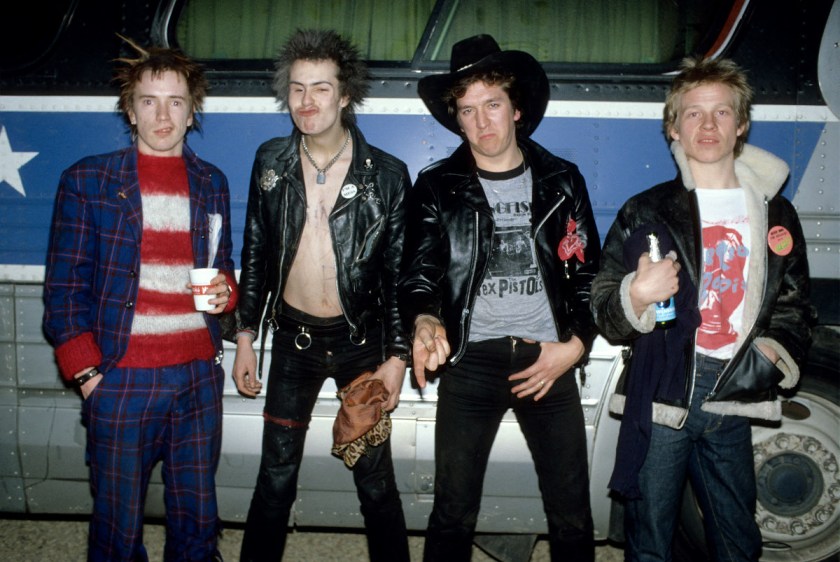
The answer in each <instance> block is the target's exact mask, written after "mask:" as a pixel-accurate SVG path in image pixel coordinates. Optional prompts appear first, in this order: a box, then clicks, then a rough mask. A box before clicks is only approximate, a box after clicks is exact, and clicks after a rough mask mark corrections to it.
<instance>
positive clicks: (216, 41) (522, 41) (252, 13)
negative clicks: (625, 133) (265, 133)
mask: <svg viewBox="0 0 840 562" xmlns="http://www.w3.org/2000/svg"><path fill="white" fill-rule="evenodd" d="M172 2H173V3H175V4H176V5H177V6H178V8H179V9H178V11H177V13H178V17H177V18H176V21H173V22H171V23H174V26H173V27H170V30H172V29H174V39H175V40H176V42H177V44H178V45H180V46H181V47H182V48H183V49H184V50H185V51H186V52H187V53H189V54H190V55H192V56H194V57H196V58H199V59H202V60H212V61H215V62H224V61H232V62H233V61H239V64H237V65H236V67H237V68H238V69H247V68H245V67H247V66H249V64H248V63H247V62H246V61H268V60H271V59H273V58H274V56H275V54H276V50H277V48H278V46H279V45H280V44H281V43H282V42H283V41H284V40H285V39H286V38H287V37H288V36H289V35H290V34H291V33H292V32H293V31H294V30H295V29H297V28H332V29H335V30H336V31H338V32H340V33H342V34H344V35H346V36H347V37H349V38H351V39H352V40H353V42H354V43H356V44H357V45H358V46H359V48H360V50H361V51H362V56H363V57H364V58H365V59H367V60H368V61H371V62H374V63H383V64H382V65H381V66H408V65H409V64H412V65H413V66H414V67H415V68H423V69H436V68H445V67H446V64H445V63H447V62H448V58H449V55H450V52H451V50H452V45H453V44H454V43H455V42H457V41H459V40H461V39H464V38H466V37H469V36H471V35H475V34H478V33H489V34H491V35H493V36H494V37H495V38H496V39H497V40H498V41H499V43H500V44H501V45H502V46H503V48H505V49H521V50H524V51H527V52H529V53H532V54H533V55H534V56H535V57H536V58H537V59H538V60H539V61H540V62H542V63H544V64H546V65H548V68H549V69H551V65H557V66H558V67H559V66H562V65H573V66H574V67H575V68H576V69H577V70H579V71H585V72H595V73H597V72H598V71H599V69H600V70H601V71H604V69H605V68H606V67H608V66H612V67H615V66H617V65H620V66H622V68H623V69H625V70H629V71H634V70H635V71H637V72H640V73H644V72H645V70H644V68H645V67H647V68H649V69H651V68H652V71H653V72H655V73H660V72H663V71H664V70H671V69H673V68H674V67H675V66H676V63H677V62H678V61H679V60H680V59H682V58H683V57H684V56H686V55H691V54H705V55H716V54H719V52H720V50H721V49H722V48H723V47H725V46H726V45H725V41H726V40H728V39H729V38H730V37H731V36H732V31H733V30H734V29H735V28H736V27H737V25H738V24H739V23H740V21H741V19H742V15H743V14H744V12H745V9H746V6H747V5H748V4H749V0H532V1H522V2H512V1H511V0H437V1H435V0H404V1H401V2H395V1H394V0H355V1H353V0H344V1H340V0H334V1H325V2H301V1H295V2H290V1H278V0H172ZM432 18H433V21H430V20H431V19H432ZM425 30H428V31H425ZM424 31H425V34H424ZM173 42H175V41H173ZM415 52H417V53H419V54H418V55H417V56H415ZM374 66H376V65H374ZM634 66H635V69H634V68H633V67H634ZM264 67H265V65H263V68H264ZM663 67H664V68H663ZM252 70H257V69H256V68H253V69H252Z"/></svg>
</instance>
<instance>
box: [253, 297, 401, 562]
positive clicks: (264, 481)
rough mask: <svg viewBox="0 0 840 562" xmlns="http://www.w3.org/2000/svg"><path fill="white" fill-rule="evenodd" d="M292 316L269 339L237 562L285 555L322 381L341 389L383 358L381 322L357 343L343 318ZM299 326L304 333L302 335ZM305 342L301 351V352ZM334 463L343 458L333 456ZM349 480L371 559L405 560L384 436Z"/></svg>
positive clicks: (398, 507) (388, 446)
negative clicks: (253, 479) (257, 445)
mask: <svg viewBox="0 0 840 562" xmlns="http://www.w3.org/2000/svg"><path fill="white" fill-rule="evenodd" d="M291 314H293V315H294V316H293V317H290V316H284V317H282V318H281V319H280V321H279V329H278V330H277V331H276V332H274V337H273V340H272V350H271V368H270V369H269V375H268V389H267V393H266V404H265V412H264V417H265V419H266V421H265V423H264V425H263V448H262V460H261V463H260V471H259V475H258V477H257V486H256V490H255V491H254V496H253V498H252V500H251V507H250V509H249V511H248V519H247V521H246V523H245V535H244V537H243V540H242V552H241V558H240V559H241V560H242V561H243V562H245V561H252V560H266V561H268V560H270V561H272V562H278V561H279V560H280V559H281V558H282V557H283V551H284V549H285V544H286V534H287V525H288V521H289V512H290V510H291V507H292V504H293V503H294V501H295V495H296V491H297V480H298V473H299V470H300V463H301V459H302V457H303V445H304V441H305V439H306V430H307V429H308V427H309V420H310V419H311V415H312V410H313V408H314V407H315V401H316V400H317V398H318V393H319V392H320V390H321V386H322V385H323V384H324V381H325V380H326V379H327V377H333V378H334V379H335V381H336V384H337V386H338V388H342V387H343V386H345V385H347V384H349V383H350V382H351V381H352V380H353V379H355V378H356V377H357V376H359V375H360V374H362V372H364V371H366V370H375V369H376V368H377V366H378V365H379V364H380V363H381V361H382V333H381V326H379V325H375V326H373V327H369V328H368V330H367V333H366V338H365V339H364V343H361V342H360V341H358V340H356V339H354V340H352V341H351V337H350V327H349V325H348V324H347V323H346V322H344V321H343V320H341V319H339V321H337V322H333V323H331V324H326V325H324V324H323V323H319V322H318V319H316V318H313V317H311V316H308V315H306V314H304V313H303V312H300V311H293V312H291ZM301 327H303V328H305V329H306V331H307V333H308V334H309V335H308V336H301V335H300V334H301ZM296 338H297V340H296ZM296 341H297V344H298V345H295V343H296ZM307 344H309V347H307V348H306V349H299V347H306V345H307ZM336 463H338V464H341V461H340V460H339V459H336ZM353 480H354V482H355V484H356V491H357V494H358V497H359V501H360V503H361V512H362V515H363V517H364V521H365V527H366V529H367V539H368V550H369V554H370V559H371V560H372V561H375V562H378V561H382V562H399V561H406V562H407V561H408V560H409V553H408V535H407V533H406V528H405V516H404V514H403V511H402V503H401V502H400V497H399V492H398V491H397V484H396V478H395V477H394V465H393V461H392V459H391V441H390V440H388V441H386V442H385V443H384V444H382V445H380V446H378V447H373V448H370V449H369V451H368V454H366V455H362V457H361V458H360V459H359V460H358V462H357V463H356V465H355V466H354V467H353Z"/></svg>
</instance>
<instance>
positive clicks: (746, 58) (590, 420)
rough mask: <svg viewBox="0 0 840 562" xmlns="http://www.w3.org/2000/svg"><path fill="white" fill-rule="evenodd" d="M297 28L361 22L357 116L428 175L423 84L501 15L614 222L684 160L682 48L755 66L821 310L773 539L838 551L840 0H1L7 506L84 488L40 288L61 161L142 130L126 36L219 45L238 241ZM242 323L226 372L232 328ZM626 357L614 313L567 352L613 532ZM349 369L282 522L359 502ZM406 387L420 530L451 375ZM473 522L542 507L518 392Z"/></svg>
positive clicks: (409, 509)
mask: <svg viewBox="0 0 840 562" xmlns="http://www.w3.org/2000/svg"><path fill="white" fill-rule="evenodd" d="M298 28H333V29H336V30H337V31H339V32H341V33H343V34H345V35H347V36H349V37H350V38H352V40H353V41H354V42H355V43H356V44H357V45H359V47H360V49H361V51H362V53H363V56H364V57H365V59H366V60H367V61H368V63H369V67H370V70H371V73H372V76H373V80H372V88H371V96H370V98H369V99H368V100H367V102H366V104H365V105H364V107H363V108H362V110H361V112H360V114H359V118H358V122H359V125H360V127H361V129H362V131H363V132H364V134H365V135H366V137H367V139H368V141H369V142H370V143H371V144H373V145H376V146H379V147H381V148H384V149H385V150H387V151H389V152H391V153H393V154H395V155H396V156H397V157H399V158H401V159H402V160H404V161H405V162H406V163H407V165H408V167H409V171H410V173H411V176H412V179H413V178H415V177H416V175H417V173H418V172H419V171H420V170H421V169H423V168H424V167H425V166H427V165H429V164H430V163H432V162H434V161H436V160H439V159H441V158H444V157H446V156H447V155H449V154H450V153H451V152H452V150H454V148H455V147H456V146H457V145H458V144H459V142H460V139H459V138H458V137H457V136H456V135H454V134H453V133H451V132H449V131H448V130H446V129H445V128H443V127H442V126H440V125H439V124H438V123H437V122H436V121H435V120H434V119H433V118H432V117H431V115H430V114H429V113H428V112H427V110H426V108H425V106H424V105H423V104H422V102H421V101H420V99H419V98H418V96H417V92H416V91H417V81H418V80H419V79H420V78H422V77H424V76H428V75H430V74H433V73H437V72H445V71H448V69H449V60H448V57H449V54H450V52H451V47H452V45H453V43H455V42H456V41H458V40H460V39H463V38H465V37H469V36H471V35H475V34H477V33H489V34H491V35H493V36H494V37H495V38H496V39H497V40H498V41H499V43H500V44H501V46H502V48H503V49H520V50H524V51H528V52H530V53H532V54H533V55H534V56H535V57H536V58H537V59H538V60H539V61H540V62H541V63H542V64H543V66H544V68H545V70H546V72H547V73H548V76H549V79H550V85H551V86H550V87H551V100H550V102H549V104H548V109H547V112H546V115H545V118H544V119H543V121H542V123H541V124H540V126H539V128H538V129H537V130H536V132H535V133H534V135H533V138H534V139H535V140H536V141H537V142H539V143H540V144H542V145H543V146H545V147H546V148H548V149H549V150H550V151H551V152H553V153H554V154H556V155H558V156H561V157H563V158H566V159H569V160H571V161H573V162H575V163H576V164H577V165H578V166H579V167H580V170H581V172H582V173H583V175H584V177H585V178H586V181H587V186H588V189H589V193H590V197H591V200H592V204H593V207H594V212H595V216H596V221H597V224H598V229H599V232H600V235H601V236H602V237H603V236H604V235H605V234H606V232H607V231H608V229H609V227H610V224H611V223H612V220H613V219H614V217H615V214H616V212H617V210H618V209H619V207H620V206H621V205H622V203H623V202H624V201H626V200H627V199H628V198H629V197H631V196H632V195H634V194H635V193H638V192H639V191H641V190H643V189H646V188H648V187H650V186H652V185H655V184H658V183H661V182H663V181H666V180H668V179H671V178H673V177H674V175H675V173H676V167H675V165H674V163H673V160H672V158H671V156H670V152H669V150H668V143H667V141H666V138H665V136H664V134H663V132H662V126H661V120H662V108H663V100H664V97H665V92H666V90H667V87H668V83H669V80H670V78H671V76H672V75H673V73H674V72H675V71H676V69H677V66H678V64H679V61H680V60H681V59H682V58H683V57H685V56H688V55H703V56H708V57H730V58H732V59H734V60H735V61H736V62H737V63H739V64H740V65H741V66H742V67H744V68H745V69H746V70H747V72H748V73H749V79H750V82H751V84H752V85H753V86H754V88H755V91H756V99H755V106H754V108H753V113H752V128H751V130H750V135H749V142H750V143H752V144H755V145H757V146H760V147H762V148H765V149H767V150H769V151H771V152H773V153H774V154H776V155H778V156H779V157H781V158H782V159H784V160H785V161H786V162H787V163H788V164H789V165H790V177H789V179H788V181H787V183H786V185H785V187H784V192H783V193H784V195H785V196H786V197H788V198H789V199H790V200H792V201H793V203H794V205H795V206H796V208H797V210H798V213H799V216H800V219H801V221H802V225H803V228H804V230H805V234H806V238H807V244H808V258H809V263H810V269H811V275H812V278H813V295H812V296H813V302H814V304H815V306H816V308H817V310H818V313H819V325H818V326H816V327H815V329H814V340H813V346H812V349H811V353H810V355H809V359H808V363H807V364H806V365H804V366H803V371H802V380H801V384H800V385H799V386H798V388H796V389H795V390H794V391H793V392H789V393H787V394H785V396H784V398H785V401H784V404H783V408H782V410H783V420H782V422H781V423H775V424H767V423H757V422H756V423H755V424H754V431H753V437H754V458H755V471H756V475H757V481H758V499H759V505H758V510H757V513H756V518H757V521H758V523H759V526H760V528H761V532H762V534H763V537H764V542H765V545H764V553H763V558H762V560H824V559H829V558H831V557H833V556H836V555H837V554H838V552H840V466H838V465H840V462H838V461H840V399H838V388H839V387H838V364H840V351H839V350H840V332H838V324H840V321H838V301H840V298H838V294H840V293H838V290H840V285H838V278H839V277H840V256H839V255H838V252H839V251H840V211H839V210H838V205H840V124H839V123H838V116H840V79H839V78H838V76H840V72H839V71H838V68H840V47H838V45H840V3H839V2H832V0H551V1H548V0H533V1H526V0H522V1H518V0H333V1H318V0H311V1H306V2H300V1H298V2H291V1H285V0H145V1H139V0H123V1H121V2H115V1H113V0H54V1H52V2H20V1H15V2H7V3H6V5H5V6H4V8H3V20H2V31H3V33H0V45H2V48H0V428H2V431H0V512H5V513H16V514H50V515H56V514H75V515H83V514H86V513H89V511H90V509H91V497H90V490H89V486H88V469H87V466H86V465H85V455H84V447H85V429H84V427H83V426H82V424H81V421H80V402H81V399H80V396H79V395H78V393H77V392H76V391H75V390H74V389H72V388H69V387H67V386H65V385H64V384H63V383H62V381H61V379H60V377H59V375H58V371H57V368H56V365H55V362H54V359H53V353H52V349H51V347H50V346H49V344H48V343H47V342H46V340H45V338H44V336H43V333H42V330H41V318H42V314H43V302H42V290H43V281H44V266H45V261H46V249H47V241H48V232H49V228H50V222H51V215H52V212H53V203H54V198H55V192H56V187H57V183H58V179H59V176H60V174H61V171H62V170H64V169H65V168H67V167H68V166H70V165H71V164H73V163H74V162H76V161H77V160H78V159H80V158H82V157H84V156H86V155H90V154H98V153H104V152H109V151H111V150H114V149H116V148H118V147H122V146H125V145H127V144H128V143H129V142H130V137H129V134H128V131H127V129H126V126H125V123H124V122H123V121H122V119H121V117H120V116H119V114H118V113H117V111H116V89H115V87H114V85H113V83H112V82H111V76H112V70H113V61H114V59H117V58H119V57H120V56H125V55H129V54H131V52H132V51H131V50H130V48H129V47H128V45H127V44H126V43H125V42H124V41H123V39H121V38H120V36H123V37H127V38H130V39H132V40H134V41H136V42H137V43H139V44H140V45H150V44H159V45H174V46H178V47H180V48H182V49H183V50H184V51H185V52H186V53H188V54H190V55H191V56H193V57H195V58H197V59H198V60H200V61H201V62H202V64H203V65H204V66H205V68H206V69H207V71H208V77H209V79H210V83H211V90H210V94H209V97H208V99H207V100H206V103H205V112H204V116H203V119H202V131H201V132H193V133H191V134H190V135H189V137H188V143H189V145H190V146H191V147H192V148H193V149H194V150H195V151H196V152H197V153H198V154H199V155H200V156H201V157H202V158H204V159H206V160H208V161H210V162H212V163H214V164H216V165H218V166H219V167H220V168H221V169H222V171H223V172H224V173H225V174H226V175H227V177H228V179H229V182H230V195H231V207H232V224H233V240H234V246H235V249H234V256H235V257H236V259H237V263H238V259H239V254H240V251H241V247H242V233H243V227H244V219H245V207H246V202H247V194H248V181H249V175H250V168H251V164H252V162H253V157H254V153H255V151H256V149H257V147H258V146H259V145H260V144H261V143H262V142H264V141H265V140H267V139H269V138H271V137H275V136H284V135H287V134H289V133H290V131H291V129H292V123H291V120H290V118H289V116H288V114H286V113H284V112H282V111H280V110H279V109H278V105H277V103H276V100H275V98H274V94H273V92H272V90H271V77H272V72H273V60H272V59H273V57H274V56H275V53H276V50H277V48H278V46H279V45H280V44H281V43H282V42H283V41H284V40H285V38H287V37H288V36H289V35H290V34H291V33H292V32H293V31H294V30H295V29H298ZM15 30H17V31H19V33H15ZM24 31H25V33H20V32H24ZM21 37H24V38H25V39H21ZM270 341H271V338H268V345H269V346H270ZM226 345H228V346H229V347H227V348H226V350H227V353H226V355H225V361H224V364H225V368H226V370H227V372H228V373H230V371H231V367H232V363H233V350H234V348H233V346H232V344H226ZM622 365H623V363H622V348H621V347H620V346H618V345H612V344H611V343H610V342H607V341H606V340H604V339H603V338H601V337H599V338H597V339H596V341H595V344H594V348H593V351H592V355H591V361H590V364H589V365H588V366H587V368H586V369H585V371H584V372H579V373H576V374H575V377H576V380H577V381H578V384H579V387H580V393H581V401H582V405H583V409H584V413H585V418H586V433H587V438H588V455H589V459H588V460H589V463H590V475H591V490H590V491H591V498H592V500H591V501H592V509H593V515H594V521H595V532H596V538H597V540H599V541H605V540H607V539H613V540H617V541H620V540H621V537H622V527H621V521H622V518H621V505H620V503H618V502H615V501H614V500H613V498H612V497H611V496H610V494H609V490H608V489H607V482H608V480H609V477H610V474H611V471H612V467H613V459H614V454H615V445H616V439H617V435H618V427H619V420H618V419H617V418H615V417H613V416H611V415H610V414H609V412H608V410H607V403H608V400H609V397H610V395H611V393H612V392H613V390H614V388H615V384H616V380H617V377H618V374H619V373H620V372H621V370H622ZM227 379H228V380H227V382H226V386H225V395H224V431H223V433H224V436H223V448H222V458H221V463H220V466H219V470H218V478H217V482H218V494H219V503H220V510H221V516H222V518H223V519H224V520H225V521H226V522H228V524H236V523H241V522H243V521H244V518H245V515H246V512H247V507H248V504H249V501H250V497H251V493H252V491H253V486H254V483H255V481H256V475H257V468H258V466H259V460H260V442H261V431H262V423H263V421H262V416H261V412H262V409H263V400H264V399H263V398H261V397H258V398H257V399H256V400H254V399H247V398H244V397H242V396H241V395H239V394H238V393H237V391H236V388H235V386H234V384H233V382H232V380H231V379H230V377H227ZM335 393H336V388H335V386H334V384H331V382H330V381H328V383H327V384H326V385H325V387H324V388H323V390H322V392H321V395H320V397H319V400H318V403H317V405H316V407H315V411H314V417H313V420H312V423H311V427H310V431H309V435H308V439H307V443H306V452H305V458H304V462H303V467H302V470H301V476H300V482H299V490H298V496H297V501H296V502H295V504H294V508H293V512H292V514H291V518H290V521H289V524H290V525H294V526H299V527H332V528H335V527H345V528H352V527H361V526H362V519H361V516H360V514H359V508H358V501H357V499H356V494H355V489H354V487H353V483H352V478H351V477H350V474H349V473H348V471H347V469H346V468H345V466H344V464H343V463H342V462H341V461H340V460H339V459H337V458H335V457H333V456H331V454H330V446H331V439H332V432H331V429H332V424H333V420H334V418H335V414H336V411H337V409H338V405H339V402H338V400H337V398H336V395H335ZM400 399H401V400H400V406H399V408H398V409H397V410H396V411H395V412H393V414H392V419H393V437H392V447H393V454H394V460H395V465H396V471H397V479H398V485H399V488H400V492H401V494H402V500H403V505H404V508H405V512H406V518H407V521H408V526H409V528H410V529H412V530H415V531H418V532H422V530H424V529H425V527H426V522H427V518H428V514H429V512H430V510H431V502H432V491H433V487H434V481H433V479H434V458H433V451H434V425H435V404H436V392H435V385H434V384H432V385H430V386H429V387H427V388H426V389H424V390H423V391H422V392H421V391H420V390H418V388H417V386H416V384H413V383H412V381H411V377H410V376H409V377H406V383H405V385H404V387H403V390H402V393H401V397H400ZM161 488H162V485H161V481H160V477H159V474H158V475H156V476H155V479H154V481H153V483H152V485H151V488H150V493H149V497H148V501H147V513H148V515H149V516H160V515H163V511H164V508H163V501H162V494H161V493H160V492H161ZM478 531H479V533H480V536H479V538H478V539H477V540H487V541H488V544H489V543H492V541H493V540H494V539H495V540H501V541H505V542H506V543H507V544H521V543H522V542H523V541H525V544H530V545H532V544H533V537H535V536H538V535H540V534H542V533H545V531H546V522H545V517H544V515H543V510H542V505H541V500H540V494H539V491H538V489H537V483H536V475H535V473H534V470H533V465H532V462H531V459H530V454H529V452H528V449H527V447H526V445H525V442H524V439H523V437H522V435H521V433H520V431H519V429H518V426H517V424H516V421H515V419H514V418H513V416H512V415H510V414H509V415H508V416H506V417H505V419H504V421H503V423H502V427H501V429H500V431H499V434H498V437H497V439H496V442H495V445H494V449H493V452H492V456H491V460H490V466H489V469H488V471H487V477H486V483H485V486H484V498H483V502H482V509H481V514H480V521H479V526H478ZM528 541H531V542H530V543H529V542H528ZM677 542H678V545H677V546H678V548H679V549H680V552H681V553H682V554H681V555H680V557H679V559H682V560H690V559H692V558H696V559H700V560H702V559H704V557H705V553H706V549H705V548H706V547H705V544H704V539H703V533H702V521H701V515H700V513H699V510H698V509H697V506H696V502H695V501H694V498H693V495H692V492H691V489H690V487H687V488H686V493H685V497H684V502H683V514H682V517H681V524H680V529H679V537H678V541H677ZM525 551H526V552H527V548H526V549H525ZM524 556H525V558H520V559H527V554H526V555H524ZM499 557H500V558H504V557H503V556H502V555H499ZM506 559H511V560H512V559H514V558H511V557H510V556H508V557H507V558H506Z"/></svg>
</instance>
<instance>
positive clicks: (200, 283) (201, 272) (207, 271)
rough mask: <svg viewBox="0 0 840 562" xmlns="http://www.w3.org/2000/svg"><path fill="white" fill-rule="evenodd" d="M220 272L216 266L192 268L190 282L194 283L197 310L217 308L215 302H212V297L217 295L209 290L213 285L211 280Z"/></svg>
mask: <svg viewBox="0 0 840 562" xmlns="http://www.w3.org/2000/svg"><path fill="white" fill-rule="evenodd" d="M218 274H219V270H218V269H216V268H215V267H200V268H198V269H191V270H190V283H191V284H192V293H193V301H194V302H195V309H196V310H201V311H204V310H213V309H214V308H216V305H215V304H210V299H212V298H215V297H216V295H215V294H212V293H208V292H207V291H209V290H210V287H212V285H211V284H210V281H212V279H213V278H214V277H215V276H216V275H218Z"/></svg>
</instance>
